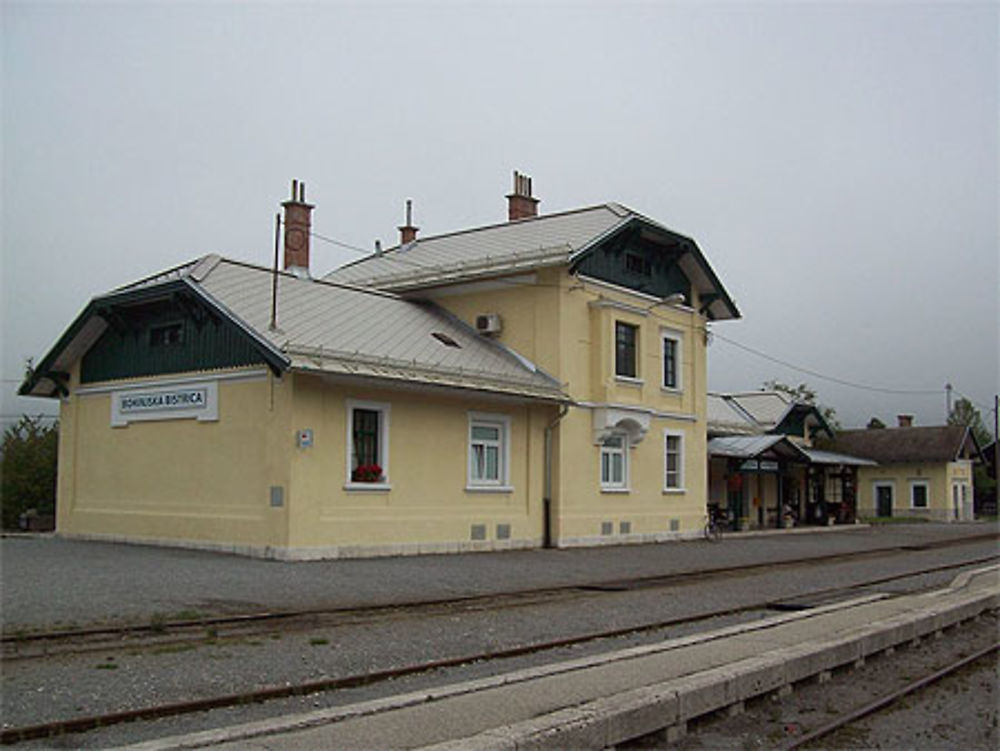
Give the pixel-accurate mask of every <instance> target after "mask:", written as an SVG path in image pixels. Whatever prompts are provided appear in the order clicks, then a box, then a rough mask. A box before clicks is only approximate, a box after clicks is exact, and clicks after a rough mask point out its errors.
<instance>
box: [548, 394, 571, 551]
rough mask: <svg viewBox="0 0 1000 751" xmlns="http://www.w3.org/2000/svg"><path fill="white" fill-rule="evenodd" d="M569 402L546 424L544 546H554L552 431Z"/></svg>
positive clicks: (564, 413)
mask: <svg viewBox="0 0 1000 751" xmlns="http://www.w3.org/2000/svg"><path fill="white" fill-rule="evenodd" d="M569 406H570V405H569V404H563V405H562V406H561V407H560V408H559V414H558V415H557V416H556V419H554V420H553V421H552V422H550V423H549V424H548V425H546V426H545V495H544V497H543V498H542V514H543V519H542V521H543V527H542V547H544V548H551V547H552V431H553V430H555V428H556V426H557V425H558V424H559V421H560V420H562V419H563V418H564V417H565V416H566V413H567V412H569Z"/></svg>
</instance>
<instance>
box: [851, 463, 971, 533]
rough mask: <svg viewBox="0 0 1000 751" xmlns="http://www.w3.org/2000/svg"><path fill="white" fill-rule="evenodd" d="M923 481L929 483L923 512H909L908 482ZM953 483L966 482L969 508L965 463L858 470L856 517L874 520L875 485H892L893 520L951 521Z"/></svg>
mask: <svg viewBox="0 0 1000 751" xmlns="http://www.w3.org/2000/svg"><path fill="white" fill-rule="evenodd" d="M911 480H924V481H927V483H928V492H929V495H930V497H929V499H928V504H927V508H926V509H921V508H912V507H911V505H910V481H911ZM953 480H967V481H968V482H969V502H970V507H971V499H972V479H971V471H970V470H969V469H968V466H967V465H966V464H965V463H964V462H939V463H936V464H890V465H881V466H877V467H861V468H859V470H858V514H859V515H865V516H874V515H875V512H876V507H875V489H874V484H875V483H876V482H891V483H892V484H893V486H894V488H895V490H894V493H893V507H892V513H893V516H923V517H927V518H930V519H935V520H937V521H954V520H955V514H954V512H953V510H952V505H951V503H952V502H951V493H952V491H951V485H952V481H953Z"/></svg>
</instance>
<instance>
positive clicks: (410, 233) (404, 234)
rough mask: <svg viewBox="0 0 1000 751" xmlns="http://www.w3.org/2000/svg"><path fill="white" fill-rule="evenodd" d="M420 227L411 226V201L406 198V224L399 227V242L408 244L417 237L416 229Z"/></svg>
mask: <svg viewBox="0 0 1000 751" xmlns="http://www.w3.org/2000/svg"><path fill="white" fill-rule="evenodd" d="M419 229H420V227H414V226H413V201H412V200H410V199H409V198H407V199H406V224H404V225H403V226H402V227H399V244H400V245H409V244H410V243H411V242H413V241H414V240H416V239H417V231H418V230H419Z"/></svg>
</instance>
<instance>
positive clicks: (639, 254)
mask: <svg viewBox="0 0 1000 751" xmlns="http://www.w3.org/2000/svg"><path fill="white" fill-rule="evenodd" d="M687 250H688V248H687V247H686V246H685V245H684V243H683V241H682V240H679V239H676V240H674V239H668V238H663V240H662V241H661V240H659V239H657V240H653V239H650V238H649V237H647V236H646V233H644V232H643V228H642V226H641V225H639V224H638V223H633V224H631V225H628V226H626V227H625V228H624V229H622V230H621V231H619V232H617V233H615V234H614V235H612V236H611V237H608V238H606V239H605V240H603V241H602V242H601V243H599V244H598V245H597V246H596V247H595V248H593V249H592V250H591V251H590V252H588V253H586V254H585V255H584V256H582V257H581V258H580V260H579V261H577V263H576V264H575V265H574V266H573V268H572V269H571V271H575V272H578V273H580V274H583V275H585V276H589V277H592V278H594V279H600V280H601V281H605V282H611V283H612V284H617V285H619V286H621V287H627V288H628V289H634V290H636V291H638V292H643V293H645V294H647V295H653V296H654V297H667V296H668V295H672V294H675V293H677V292H680V293H682V294H683V295H684V298H685V299H686V300H690V299H691V281H690V280H689V279H688V278H687V276H686V275H685V274H684V272H683V271H681V268H680V266H679V265H678V261H679V260H680V258H681V256H682V255H683V254H684V253H685V252H687Z"/></svg>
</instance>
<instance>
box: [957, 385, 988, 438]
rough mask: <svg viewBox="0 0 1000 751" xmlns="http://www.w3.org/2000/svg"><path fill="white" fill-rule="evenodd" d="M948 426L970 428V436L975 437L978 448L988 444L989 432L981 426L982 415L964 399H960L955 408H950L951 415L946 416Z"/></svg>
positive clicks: (984, 426)
mask: <svg viewBox="0 0 1000 751" xmlns="http://www.w3.org/2000/svg"><path fill="white" fill-rule="evenodd" d="M948 424H949V425H966V426H968V427H970V428H972V434H973V435H974V436H975V437H976V442H977V443H978V444H979V446H980V447H983V446H985V445H986V444H987V443H989V442H990V432H989V431H988V430H987V429H986V425H984V424H983V417H982V415H980V414H979V410H978V409H976V406H975V405H974V404H973V403H972V402H971V401H969V400H968V399H966V398H965V397H962V398H960V399H959V400H958V401H957V402H955V406H954V407H952V408H951V414H950V415H948Z"/></svg>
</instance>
